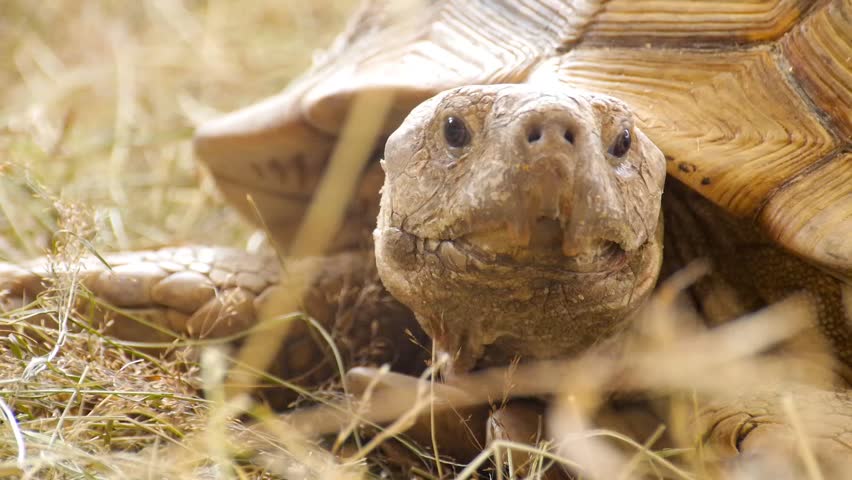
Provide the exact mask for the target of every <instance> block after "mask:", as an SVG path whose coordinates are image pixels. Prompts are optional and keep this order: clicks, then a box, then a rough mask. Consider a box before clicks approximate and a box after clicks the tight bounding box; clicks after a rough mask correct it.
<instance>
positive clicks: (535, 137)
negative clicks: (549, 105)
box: [527, 127, 541, 143]
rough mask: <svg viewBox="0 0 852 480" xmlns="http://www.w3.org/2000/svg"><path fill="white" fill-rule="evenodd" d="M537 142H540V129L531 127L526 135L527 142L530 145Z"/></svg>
mask: <svg viewBox="0 0 852 480" xmlns="http://www.w3.org/2000/svg"><path fill="white" fill-rule="evenodd" d="M539 140H541V129H540V128H538V127H533V128H532V129H530V132H529V133H528V134H527V141H528V142H530V143H535V142H537V141H539Z"/></svg>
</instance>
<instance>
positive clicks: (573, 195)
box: [374, 85, 665, 371]
mask: <svg viewBox="0 0 852 480" xmlns="http://www.w3.org/2000/svg"><path fill="white" fill-rule="evenodd" d="M448 118H453V119H455V121H456V123H457V124H458V123H460V122H463V123H464V124H465V125H466V126H465V127H464V128H465V129H466V131H467V136H468V138H467V141H466V143H465V144H464V145H461V146H453V145H452V143H453V141H452V140H453V139H452V138H449V137H447V135H446V128H447V127H446V125H447V121H448V120H447V119H448ZM623 134H626V135H628V136H629V144H627V146H628V147H629V148H627V149H626V150H625V151H623V152H618V153H620V155H616V154H613V153H612V152H613V151H614V150H613V149H614V148H615V147H614V145H615V144H616V143H617V142H618V141H619V138H620V136H621V135H623ZM384 167H385V170H386V180H385V185H384V188H383V189H382V201H381V212H380V213H379V220H378V227H377V229H376V232H375V233H374V237H375V242H376V261H377V263H378V267H379V273H380V274H381V276H382V280H383V282H384V284H385V286H386V287H387V288H388V290H390V292H391V293H392V294H393V295H394V296H395V297H396V298H398V299H399V300H400V301H402V302H403V303H405V304H406V305H408V306H409V307H410V308H411V309H412V310H414V312H415V313H416V314H417V318H418V320H419V321H420V323H421V325H422V326H423V328H424V329H425V330H426V332H427V333H428V334H429V335H431V336H432V337H433V338H434V339H435V341H436V343H437V346H438V348H440V349H441V350H443V351H444V352H447V353H448V354H450V355H451V357H452V358H453V369H454V370H455V371H465V370H469V369H471V368H473V367H475V366H485V365H493V364H506V363H508V362H509V361H511V360H512V359H513V358H514V357H516V356H520V357H523V358H525V359H543V358H553V357H558V356H565V355H571V354H576V353H579V352H581V351H583V350H585V349H587V348H588V347H589V346H591V345H593V344H596V343H598V342H601V341H604V340H606V339H608V338H611V337H612V336H613V335H614V334H616V333H617V332H618V331H620V330H621V329H622V328H623V327H624V326H625V324H626V322H625V321H626V319H628V318H629V316H630V314H631V313H632V312H633V311H634V310H635V309H636V308H637V307H638V306H639V305H641V304H642V302H643V300H644V299H645V298H646V297H647V295H648V294H649V293H650V292H651V290H652V289H653V288H654V285H655V284H656V280H657V275H658V273H659V269H660V263H661V261H662V243H661V241H660V235H661V234H662V223H661V220H660V198H661V194H662V187H663V181H664V178H665V160H664V158H663V154H662V153H661V152H660V150H659V149H657V147H656V146H654V145H653V144H652V143H651V142H650V141H649V140H648V139H647V138H646V137H645V136H644V135H643V134H642V132H641V131H640V130H639V129H638V128H635V127H634V126H633V117H632V114H631V112H630V110H629V109H628V108H627V106H626V105H624V104H623V103H621V102H620V101H618V100H615V99H613V98H611V97H607V96H604V95H595V94H590V93H585V92H580V91H572V90H569V89H567V88H554V89H549V90H547V89H542V88H540V87H533V86H529V85H491V86H476V87H462V88H459V89H454V90H450V91H447V92H445V93H443V94H440V95H438V96H436V97H434V98H432V99H431V100H429V101H427V102H425V103H423V104H421V105H420V106H419V107H417V108H416V109H415V110H414V111H413V112H412V113H411V114H410V115H409V116H408V118H407V119H406V120H405V122H403V124H402V126H401V127H400V128H399V129H398V130H397V131H396V132H395V133H394V134H393V135H392V136H391V137H390V138H389V139H388V143H387V146H386V148H385V160H384ZM472 299H476V301H471V300H472Z"/></svg>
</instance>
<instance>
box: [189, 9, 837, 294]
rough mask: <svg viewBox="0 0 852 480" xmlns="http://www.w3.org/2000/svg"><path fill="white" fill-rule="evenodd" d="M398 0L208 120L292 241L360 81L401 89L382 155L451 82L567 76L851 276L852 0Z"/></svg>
mask: <svg viewBox="0 0 852 480" xmlns="http://www.w3.org/2000/svg"><path fill="white" fill-rule="evenodd" d="M398 3H401V5H397V4H396V3H395V4H394V5H393V6H392V5H391V4H390V2H371V3H368V4H367V5H365V6H364V7H363V8H362V9H361V10H360V12H359V13H358V14H357V15H356V16H355V18H354V19H353V21H352V22H351V24H350V25H349V27H348V29H347V30H346V31H345V32H344V33H343V34H341V36H340V37H339V38H338V40H337V42H336V43H335V44H334V45H333V46H332V47H331V48H330V49H329V51H327V52H326V53H325V54H324V55H323V56H322V57H321V58H318V59H317V61H316V64H315V65H314V67H313V68H312V69H311V70H310V71H309V72H307V73H306V74H305V75H304V76H303V77H301V78H300V79H298V80H297V81H295V82H293V84H292V85H290V86H289V87H288V88H287V89H286V90H285V91H284V92H283V93H281V94H279V95H277V96H274V97H272V98H269V99H267V100H263V101H261V102H260V103H258V104H256V105H254V106H251V107H248V108H245V109H243V110H240V111H237V112H234V113H231V114H229V115H226V116H224V117H223V118H220V119H216V120H214V121H212V122H210V123H208V124H206V125H203V126H202V127H201V128H200V129H199V130H198V133H197V137H196V149H197V153H198V156H199V157H200V159H201V160H202V161H203V163H205V164H206V165H207V166H208V167H209V169H210V171H211V172H212V174H213V176H214V177H215V179H216V181H217V183H218V185H219V187H220V188H221V190H222V192H223V193H224V195H225V196H226V198H227V199H229V200H230V201H231V202H232V203H233V204H235V205H236V206H237V207H238V208H240V210H241V211H242V212H243V213H245V214H246V216H247V217H249V218H251V219H253V220H255V221H258V217H260V218H261V219H262V222H261V223H263V224H264V226H265V227H266V228H267V229H268V231H269V232H270V233H271V234H272V237H273V239H274V240H276V241H277V242H278V243H279V244H280V245H284V246H286V245H288V244H289V243H290V242H292V240H293V236H294V232H295V231H296V229H297V228H298V225H299V222H300V221H301V219H302V218H303V217H304V214H305V211H306V210H307V208H308V205H309V203H310V201H311V199H312V196H313V193H314V191H315V190H316V189H317V187H318V185H319V183H320V181H321V178H322V174H323V170H324V169H325V167H326V165H327V164H328V159H329V156H330V155H331V154H332V151H333V149H334V148H335V143H336V142H337V141H338V140H339V138H340V137H341V129H342V128H343V124H344V123H343V122H344V119H345V118H346V115H347V112H348V111H349V109H350V106H351V105H352V103H353V99H355V98H356V94H363V93H366V92H378V93H386V94H387V97H388V98H392V102H391V103H390V105H389V109H388V110H389V111H388V113H387V114H386V115H384V116H383V117H382V118H383V121H384V124H383V125H382V126H381V128H380V133H379V134H378V135H377V138H369V139H367V140H366V141H367V143H368V148H367V150H365V151H369V152H370V154H371V155H372V157H373V158H377V157H378V156H379V155H380V152H381V146H382V145H383V143H384V140H385V138H386V136H387V135H388V134H389V133H390V132H392V131H393V130H394V129H395V128H396V127H397V126H398V125H399V123H400V122H401V120H402V119H403V118H404V116H405V115H406V114H407V113H408V112H409V111H410V110H411V109H412V108H413V107H414V106H415V105H416V104H418V103H419V102H421V101H422V100H424V99H426V98H428V97H430V96H432V95H434V94H435V93H437V92H439V91H442V90H445V89H447V88H451V87H455V86H459V85H466V84H487V83H519V82H531V83H536V82H555V81H558V82H564V83H566V84H570V85H571V86H574V87H579V88H583V89H587V90H590V91H595V92H602V93H606V94H609V95H612V96H615V97H618V98H620V99H622V100H624V101H626V102H627V103H629V104H630V105H631V107H632V108H633V110H634V112H635V114H636V121H637V125H639V126H640V127H641V128H642V130H643V131H644V132H645V133H646V134H647V135H648V136H649V137H650V138H651V140H653V141H654V142H655V143H656V144H657V145H658V146H659V147H660V148H661V150H663V152H664V153H665V155H666V159H667V161H668V165H667V171H668V174H669V175H671V176H673V177H676V178H677V179H678V180H680V181H681V182H682V183H683V184H685V185H687V186H688V187H689V188H691V189H693V190H694V191H696V192H698V193H699V194H700V195H702V196H704V197H705V198H707V199H709V200H710V201H712V202H713V203H715V204H716V205H718V206H720V207H722V208H723V209H724V210H726V211H727V212H729V213H730V214H731V215H732V216H734V217H737V218H742V219H747V220H749V221H751V222H752V223H754V224H755V225H756V226H758V228H759V229H760V230H762V231H763V232H764V233H765V234H766V235H767V236H768V237H769V238H771V239H772V241H774V242H776V243H777V244H779V245H780V246H782V247H783V248H785V249H786V250H788V251H790V252H792V253H794V254H795V255H797V256H799V257H802V258H804V259H806V260H808V261H810V262H811V263H814V264H816V265H817V266H820V267H822V268H823V269H824V270H827V271H829V272H830V273H832V274H833V275H835V276H837V277H840V278H842V279H852V140H851V139H852V2H850V1H849V0H829V1H811V0H748V1H743V0H729V1H719V0H690V1H684V0H610V1H594V0H562V1H559V0H505V1H489V2H470V1H467V0H458V1H452V0H444V1H433V2H429V5H424V3H425V2H398ZM381 175H382V174H381V170H380V168H378V166H377V163H373V164H369V165H368V166H367V167H366V168H365V170H364V172H363V175H362V177H361V181H360V184H359V185H358V186H357V188H356V190H355V193H354V195H353V196H352V197H354V198H353V200H352V203H351V204H350V205H349V206H348V213H347V215H346V220H345V222H346V223H345V224H344V226H343V227H342V228H341V229H340V234H339V235H337V236H336V237H335V245H334V247H335V248H344V247H346V246H351V245H352V244H353V243H357V242H358V241H359V240H358V239H359V238H363V232H364V231H369V230H370V229H372V227H373V226H374V222H375V217H376V212H377V210H378V190H379V188H380V186H381ZM247 195H250V197H251V201H249V200H247ZM344 201H345V200H344Z"/></svg>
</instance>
